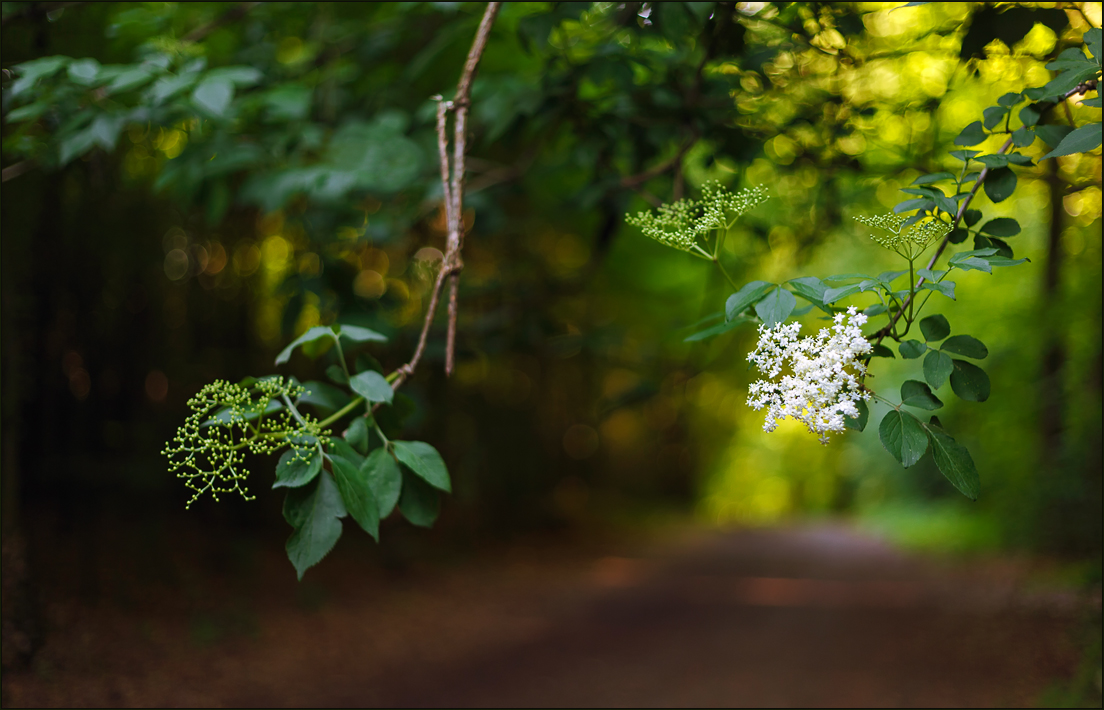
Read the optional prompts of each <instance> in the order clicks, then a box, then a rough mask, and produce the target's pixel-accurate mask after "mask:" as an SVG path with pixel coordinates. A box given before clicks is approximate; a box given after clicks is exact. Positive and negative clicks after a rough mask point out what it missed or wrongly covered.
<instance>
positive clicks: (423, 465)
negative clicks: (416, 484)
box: [391, 441, 452, 493]
mask: <svg viewBox="0 0 1104 710" xmlns="http://www.w3.org/2000/svg"><path fill="white" fill-rule="evenodd" d="M391 443H392V444H393V445H394V452H395V458H397V459H398V460H399V463H401V464H403V465H404V466H406V467H407V468H409V469H410V470H411V471H413V472H414V473H416V474H418V475H419V476H421V477H422V479H423V480H424V481H425V482H426V483H428V484H430V485H431V486H433V487H434V488H438V489H440V490H442V491H444V492H445V493H449V492H451V491H452V485H451V484H450V483H449V475H448V469H447V468H446V467H445V461H444V459H442V458H441V454H439V453H437V449H435V448H433V447H432V446H430V445H429V444H427V443H425V442H424V441H392V442H391Z"/></svg>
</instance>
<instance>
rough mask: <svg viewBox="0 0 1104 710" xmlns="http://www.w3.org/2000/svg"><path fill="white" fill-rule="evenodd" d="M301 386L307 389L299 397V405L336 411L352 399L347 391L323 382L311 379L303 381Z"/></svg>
mask: <svg viewBox="0 0 1104 710" xmlns="http://www.w3.org/2000/svg"><path fill="white" fill-rule="evenodd" d="M303 387H305V388H306V389H307V391H306V393H305V394H304V395H303V396H302V397H300V398H299V404H300V405H303V404H310V405H313V406H315V407H318V408H319V409H321V410H323V411H329V412H336V411H337V410H339V409H341V408H342V407H344V406H345V405H346V404H348V403H349V402H350V401H351V400H352V397H350V396H349V394H348V393H347V392H344V391H342V390H339V389H338V388H336V387H334V386H333V385H329V384H326V383H325V382H318V381H317V380H311V381H310V382H304V383H303Z"/></svg>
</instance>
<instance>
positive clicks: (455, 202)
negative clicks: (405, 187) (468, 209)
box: [373, 2, 502, 410]
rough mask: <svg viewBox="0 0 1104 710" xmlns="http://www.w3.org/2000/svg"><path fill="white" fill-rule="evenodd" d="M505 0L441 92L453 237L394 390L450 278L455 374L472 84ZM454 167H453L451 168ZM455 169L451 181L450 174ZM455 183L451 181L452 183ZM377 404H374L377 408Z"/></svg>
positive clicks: (448, 350)
mask: <svg viewBox="0 0 1104 710" xmlns="http://www.w3.org/2000/svg"><path fill="white" fill-rule="evenodd" d="M501 6H502V3H500V2H490V3H487V9H486V11H484V13H483V20H482V21H481V22H480V23H479V29H478V30H477V31H476V33H475V40H474V41H473V42H472V46H471V50H469V51H468V60H467V62H465V64H464V71H463V73H462V74H461V75H460V82H459V83H458V84H457V86H456V96H455V97H453V100H452V101H445V100H444V99H443V98H442V97H436V98H437V101H438V104H437V150H438V152H439V154H440V156H439V157H440V160H441V189H442V193H443V195H442V197H443V201H444V206H445V219H446V221H447V224H448V241H447V246H446V247H445V258H444V259H443V260H442V261H441V269H440V271H438V272H437V279H436V281H434V284H433V291H432V293H431V295H430V298H429V305H428V307H427V308H426V314H425V320H423V321H422V332H421V333H420V334H419V336H418V345H417V347H416V348H415V349H414V354H413V355H412V356H411V358H410V361H409V362H407V363H406V364H405V365H403V366H402V367H399V368H398V369H397V370H395V372H394V373H393V374H394V381H393V382H392V384H391V387H392V389H398V388H399V387H400V386H402V384H403V383H404V382H405V381H406V380H408V379H409V378H410V377H411V376H412V375H413V374H414V370H415V369H417V367H418V362H419V361H420V360H421V359H422V355H423V354H424V353H425V347H426V342H427V341H428V340H429V329H430V328H431V327H432V326H433V319H434V316H436V314H437V305H438V303H439V301H440V298H441V289H442V288H444V285H445V282H446V281H449V282H450V290H449V314H448V315H449V317H448V336H447V337H448V339H447V341H446V342H445V374H446V375H451V374H452V369H453V362H454V357H455V342H456V300H457V294H456V292H457V281H458V277H459V272H460V270H461V269H462V268H464V264H463V262H462V261H461V260H460V250H461V249H462V248H463V237H464V234H463V212H462V210H463V206H464V199H463V189H464V152H465V150H466V149H467V142H466V140H465V138H466V135H465V131H466V130H467V128H466V127H467V117H468V106H469V105H470V103H471V100H470V95H471V87H472V82H473V81H474V80H475V70H476V69H477V68H478V66H479V59H480V57H482V56H483V50H484V49H485V48H486V46H487V38H488V37H489V36H490V34H491V26H492V25H494V21H495V17H496V16H497V15H498V11H499V9H500V8H501ZM449 111H455V112H456V118H455V123H454V132H453V157H452V165H451V166H450V165H449V157H448V133H447V124H448V118H447V116H448V112H449ZM450 168H451V170H450ZM450 172H451V173H452V174H451V181H450V175H449V173H450ZM450 183H451V184H450ZM374 409H375V408H373V410H374Z"/></svg>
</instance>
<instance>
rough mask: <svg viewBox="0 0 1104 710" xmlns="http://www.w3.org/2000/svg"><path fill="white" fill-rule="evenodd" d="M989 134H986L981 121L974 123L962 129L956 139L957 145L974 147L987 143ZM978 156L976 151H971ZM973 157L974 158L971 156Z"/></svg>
mask: <svg viewBox="0 0 1104 710" xmlns="http://www.w3.org/2000/svg"><path fill="white" fill-rule="evenodd" d="M988 137H989V134H988V133H986V132H985V128H984V127H983V126H982V124H981V121H974V122H973V123H971V124H970V125H968V126H966V127H965V128H963V129H962V132H961V133H959V134H958V136H957V137H956V138H955V139H954V144H955V145H963V146H973V145H977V144H978V143H983V142H985V139H986V138H988ZM970 152H973V153H975V154H976V152H975V151H970ZM971 157H972V156H971Z"/></svg>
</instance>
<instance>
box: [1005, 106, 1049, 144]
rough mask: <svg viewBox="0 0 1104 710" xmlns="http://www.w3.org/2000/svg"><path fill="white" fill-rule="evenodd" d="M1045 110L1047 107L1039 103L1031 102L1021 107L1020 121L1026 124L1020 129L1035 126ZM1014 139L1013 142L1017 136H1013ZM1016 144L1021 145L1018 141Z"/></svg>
mask: <svg viewBox="0 0 1104 710" xmlns="http://www.w3.org/2000/svg"><path fill="white" fill-rule="evenodd" d="M1045 110H1046V109H1045V108H1044V107H1043V106H1040V105H1039V104H1030V105H1028V106H1024V107H1023V108H1021V109H1020V122H1021V123H1023V124H1024V128H1021V129H1020V130H1024V129H1026V128H1027V127H1029V126H1034V125H1036V124H1037V123H1039V119H1040V118H1042V117H1043V112H1044V111H1045ZM1013 135H1015V134H1013ZM1012 140H1013V142H1015V138H1013V139H1012ZM1016 145H1018V146H1019V144H1018V143H1017V144H1016ZM1019 147H1021V148H1022V147H1024V146H1019Z"/></svg>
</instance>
